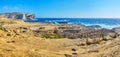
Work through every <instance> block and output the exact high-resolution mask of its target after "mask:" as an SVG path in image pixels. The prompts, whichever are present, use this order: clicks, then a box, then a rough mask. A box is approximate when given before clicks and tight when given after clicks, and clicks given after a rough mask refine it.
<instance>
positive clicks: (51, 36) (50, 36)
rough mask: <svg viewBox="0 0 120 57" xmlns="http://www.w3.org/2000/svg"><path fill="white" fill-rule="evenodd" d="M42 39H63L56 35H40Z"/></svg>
mask: <svg viewBox="0 0 120 57" xmlns="http://www.w3.org/2000/svg"><path fill="white" fill-rule="evenodd" d="M42 36H43V37H44V38H50V39H58V38H63V36H61V35H58V34H44V35H42Z"/></svg>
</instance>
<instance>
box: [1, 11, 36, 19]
mask: <svg viewBox="0 0 120 57" xmlns="http://www.w3.org/2000/svg"><path fill="white" fill-rule="evenodd" d="M0 17H4V18H11V19H23V20H25V19H30V20H31V19H34V18H35V15H34V14H31V13H21V12H12V13H0Z"/></svg>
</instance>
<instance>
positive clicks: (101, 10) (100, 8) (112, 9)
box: [0, 0, 120, 18]
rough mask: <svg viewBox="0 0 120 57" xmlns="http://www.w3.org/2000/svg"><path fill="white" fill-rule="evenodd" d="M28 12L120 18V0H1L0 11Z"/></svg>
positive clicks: (45, 14)
mask: <svg viewBox="0 0 120 57" xmlns="http://www.w3.org/2000/svg"><path fill="white" fill-rule="evenodd" d="M5 12H27V13H34V14H35V15H36V17H37V18H120V0H0V13H5Z"/></svg>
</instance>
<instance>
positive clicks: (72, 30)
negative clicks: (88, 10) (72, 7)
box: [0, 18, 120, 57]
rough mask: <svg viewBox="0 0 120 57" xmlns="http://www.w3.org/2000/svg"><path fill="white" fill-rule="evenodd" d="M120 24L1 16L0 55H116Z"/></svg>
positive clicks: (27, 56) (46, 56)
mask: <svg viewBox="0 0 120 57" xmlns="http://www.w3.org/2000/svg"><path fill="white" fill-rule="evenodd" d="M119 41H120V28H119V27H117V28H113V29H105V28H101V27H100V26H98V25H93V26H85V25H80V24H66V23H64V24H53V23H30V22H23V21H21V20H14V19H13V20H12V19H6V18H0V45H1V46H2V47H1V48H0V57H88V56H89V57H93V56H94V57H105V56H107V57H110V56H114V57H119V56H120V51H119V48H120V47H119V44H120V43H119Z"/></svg>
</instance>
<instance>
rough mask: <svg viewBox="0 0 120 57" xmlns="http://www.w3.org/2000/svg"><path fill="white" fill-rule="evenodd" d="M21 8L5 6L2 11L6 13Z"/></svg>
mask: <svg viewBox="0 0 120 57" xmlns="http://www.w3.org/2000/svg"><path fill="white" fill-rule="evenodd" d="M19 9H20V8H19V7H17V6H3V7H2V10H4V11H6V10H19Z"/></svg>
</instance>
